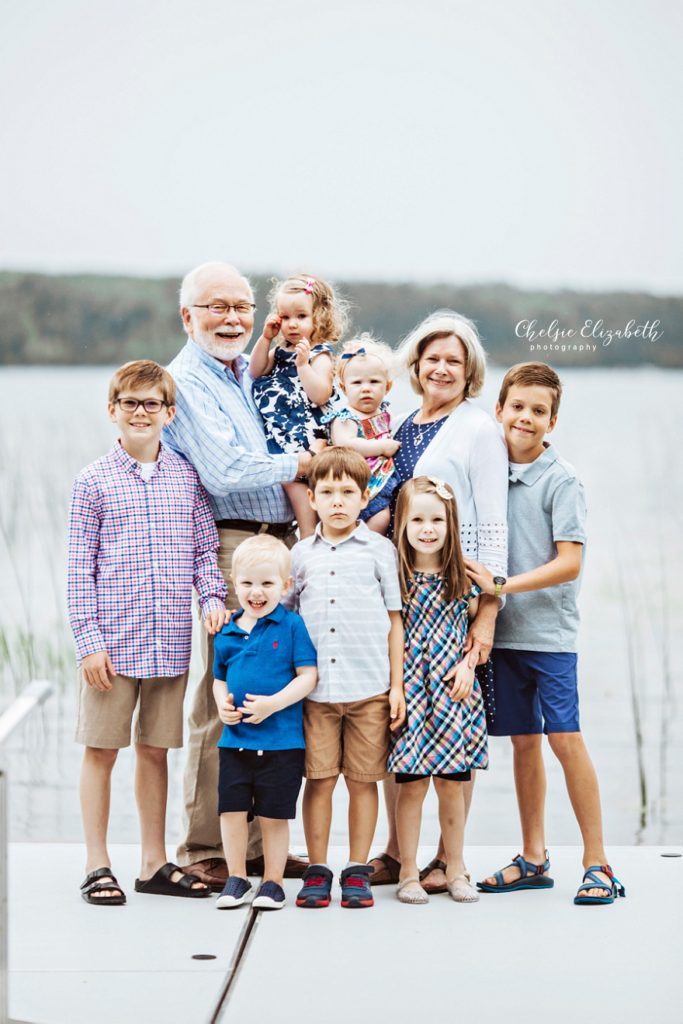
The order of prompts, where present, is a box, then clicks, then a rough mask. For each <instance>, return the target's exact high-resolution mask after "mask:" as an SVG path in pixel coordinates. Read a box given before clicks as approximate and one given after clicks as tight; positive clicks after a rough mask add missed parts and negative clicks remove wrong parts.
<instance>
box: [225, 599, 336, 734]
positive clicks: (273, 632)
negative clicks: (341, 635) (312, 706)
mask: <svg viewBox="0 0 683 1024" xmlns="http://www.w3.org/2000/svg"><path fill="white" fill-rule="evenodd" d="M242 614H243V613H242V611H238V612H235V614H234V615H233V616H232V618H231V619H230V622H228V623H227V625H225V626H223V629H222V630H221V631H220V633H219V634H218V635H217V636H216V638H215V640H214V658H213V674H214V677H215V678H216V679H221V680H223V681H224V682H226V683H227V686H228V693H232V694H233V695H234V698H235V699H234V701H233V703H234V705H235V707H236V708H239V707H241V706H242V701H243V700H244V698H245V695H246V694H247V693H251V694H254V695H255V696H256V695H258V696H264V697H270V696H272V695H273V694H274V693H279V692H280V690H282V689H284V687H285V686H286V685H287V683H291V681H292V679H294V677H295V676H296V670H297V668H304V667H305V666H307V665H317V663H318V659H317V657H316V653H315V647H314V646H313V644H312V642H311V638H310V636H309V635H308V630H307V629H306V626H305V625H304V620H303V619H302V618H301V616H300V615H297V614H296V612H290V611H287V609H286V608H284V607H283V606H282V605H281V604H278V605H276V607H275V608H274V609H273V610H272V612H270V614H269V615H265V616H264V617H263V618H262V619H259V620H258V621H257V622H256V623H255V625H254V628H253V629H252V631H251V633H246V632H245V631H244V630H243V629H241V628H240V618H241V616H242ZM218 746H219V747H233V748H235V747H236V748H238V749H240V748H242V747H246V748H247V749H248V750H295V749H297V748H301V747H303V746H304V725H303V701H297V703H296V704H290V706H289V707H287V708H283V709H282V711H276V712H275V714H274V715H270V717H269V718H266V720H265V722H261V723H260V724H259V725H248V724H246V723H244V722H239V723H238V724H237V725H224V726H223V732H222V734H221V738H220V739H219V741H218Z"/></svg>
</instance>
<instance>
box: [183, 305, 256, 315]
mask: <svg viewBox="0 0 683 1024" xmlns="http://www.w3.org/2000/svg"><path fill="white" fill-rule="evenodd" d="M212 306H222V307H224V308H223V310H222V312H220V313H216V312H214V311H213V310H212V309H211V307H212ZM238 306H249V309H248V310H246V309H245V310H244V312H243V313H240V311H239V309H238ZM191 308H192V309H208V310H209V312H210V313H211V316H225V315H226V314H227V313H229V312H230V310H231V309H234V310H235V313H236V314H237V316H248V314H249V313H253V312H254V310H255V309H256V303H255V302H193V303H192V306H191Z"/></svg>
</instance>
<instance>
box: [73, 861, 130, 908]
mask: <svg viewBox="0 0 683 1024" xmlns="http://www.w3.org/2000/svg"><path fill="white" fill-rule="evenodd" d="M98 878H108V879H109V881H108V882H98ZM98 892H117V893H118V896H96V895H95V894H96V893H98ZM81 896H82V897H83V899H84V900H85V902H86V903H91V904H92V905H93V906H95V905H96V904H99V905H100V906H101V907H107V906H110V907H123V906H124V905H125V903H126V894H125V892H124V891H123V889H122V888H121V886H120V885H119V883H118V882H117V881H116V876H115V875H114V872H113V871H112V869H111V868H97V869H96V870H95V871H91V872H90V874H89V875H88V876H87V877H86V879H85V881H84V882H83V884H82V885H81Z"/></svg>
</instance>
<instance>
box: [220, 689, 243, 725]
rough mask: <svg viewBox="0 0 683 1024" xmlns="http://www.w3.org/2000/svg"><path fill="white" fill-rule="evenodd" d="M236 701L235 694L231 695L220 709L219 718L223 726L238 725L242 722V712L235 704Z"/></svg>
mask: <svg viewBox="0 0 683 1024" xmlns="http://www.w3.org/2000/svg"><path fill="white" fill-rule="evenodd" d="M234 699H235V698H234V696H233V694H232V693H229V694H228V696H227V697H226V698H225V702H224V703H223V704H222V705H219V707H218V717H219V718H220V720H221V722H222V723H223V725H237V724H238V722H241V721H242V712H241V711H238V710H237V708H236V707H235V705H234V704H233V701H234Z"/></svg>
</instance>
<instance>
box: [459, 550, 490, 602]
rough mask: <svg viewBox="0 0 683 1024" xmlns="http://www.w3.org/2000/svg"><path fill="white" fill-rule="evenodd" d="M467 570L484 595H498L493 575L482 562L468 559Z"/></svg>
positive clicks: (466, 560)
mask: <svg viewBox="0 0 683 1024" xmlns="http://www.w3.org/2000/svg"><path fill="white" fill-rule="evenodd" d="M465 568H466V569H467V575H468V576H469V578H470V579H471V580H472V582H473V583H476V584H477V586H478V587H480V589H481V592H482V593H483V594H491V595H494V594H495V593H496V584H495V583H494V582H493V573H492V572H491V571H490V570H489V569H487V568H486V566H485V565H482V564H481V562H475V561H473V560H472V559H471V558H466V559H465Z"/></svg>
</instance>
